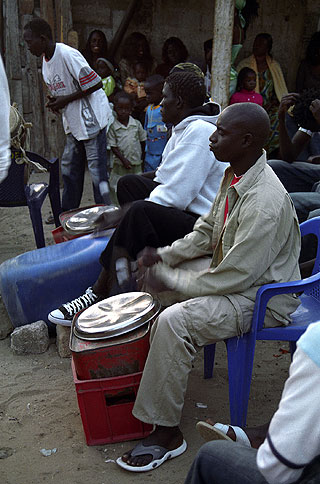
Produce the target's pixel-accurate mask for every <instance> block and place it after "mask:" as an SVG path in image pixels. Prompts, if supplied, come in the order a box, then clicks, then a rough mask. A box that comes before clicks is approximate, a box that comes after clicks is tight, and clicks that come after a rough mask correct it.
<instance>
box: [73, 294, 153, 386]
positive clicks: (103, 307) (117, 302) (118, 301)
mask: <svg viewBox="0 0 320 484" xmlns="http://www.w3.org/2000/svg"><path fill="white" fill-rule="evenodd" d="M159 312H160V304H159V303H158V301H157V300H155V299H154V298H153V297H152V296H151V295H150V294H147V293H143V292H132V293H126V294H119V295H117V296H112V297H110V298H107V299H104V300H103V301H100V302H98V303H96V304H94V305H93V306H91V307H90V308H88V309H86V310H84V311H83V312H81V313H79V314H78V315H77V316H76V317H75V318H74V320H73V323H72V328H71V335H70V350H71V352H72V355H73V361H74V365H75V370H76V373H77V377H78V378H79V380H88V379H100V378H113V377H116V376H120V375H129V374H132V373H138V372H142V371H143V368H144V364H145V361H146V358H147V355H148V351H149V335H150V328H151V325H152V323H153V322H154V321H155V319H156V317H157V315H158V314H159Z"/></svg>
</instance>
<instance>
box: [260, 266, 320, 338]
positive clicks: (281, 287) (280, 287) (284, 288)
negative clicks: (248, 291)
mask: <svg viewBox="0 0 320 484" xmlns="http://www.w3.org/2000/svg"><path fill="white" fill-rule="evenodd" d="M319 280H320V273H317V274H314V275H313V276H310V277H307V278H306V279H301V280H299V281H292V282H280V283H277V284H266V285H265V286H262V287H260V289H258V291H257V295H256V302H255V307H254V313H253V318H252V327H251V331H254V332H256V331H260V330H261V329H262V327H263V322H264V317H265V314H266V309H267V304H268V301H269V299H271V298H272V297H273V296H277V295H278V294H290V293H299V292H304V291H305V290H306V289H307V288H309V287H312V286H313V285H314V284H315V283H317V282H319Z"/></svg>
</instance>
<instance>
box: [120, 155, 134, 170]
mask: <svg viewBox="0 0 320 484" xmlns="http://www.w3.org/2000/svg"><path fill="white" fill-rule="evenodd" d="M121 163H122V164H123V166H124V167H125V168H126V169H127V170H131V168H132V165H131V163H130V161H129V160H128V159H127V158H125V157H122V158H121Z"/></svg>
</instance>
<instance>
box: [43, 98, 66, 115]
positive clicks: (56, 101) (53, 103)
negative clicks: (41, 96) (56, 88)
mask: <svg viewBox="0 0 320 484" xmlns="http://www.w3.org/2000/svg"><path fill="white" fill-rule="evenodd" d="M68 98H69V96H57V97H54V96H48V102H47V103H46V107H47V108H49V109H51V111H53V112H54V113H59V111H60V109H63V108H64V107H65V106H66V105H67V104H68V103H69V100H68Z"/></svg>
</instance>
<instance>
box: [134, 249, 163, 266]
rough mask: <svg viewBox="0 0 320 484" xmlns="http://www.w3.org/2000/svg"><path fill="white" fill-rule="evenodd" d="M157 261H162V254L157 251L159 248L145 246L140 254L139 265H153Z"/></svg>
mask: <svg viewBox="0 0 320 484" xmlns="http://www.w3.org/2000/svg"><path fill="white" fill-rule="evenodd" d="M157 262H162V259H161V257H160V255H159V254H158V253H157V249H154V248H153V247H145V248H144V249H143V250H142V251H141V252H140V253H139V254H138V267H141V268H142V267H151V266H153V265H154V264H157Z"/></svg>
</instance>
